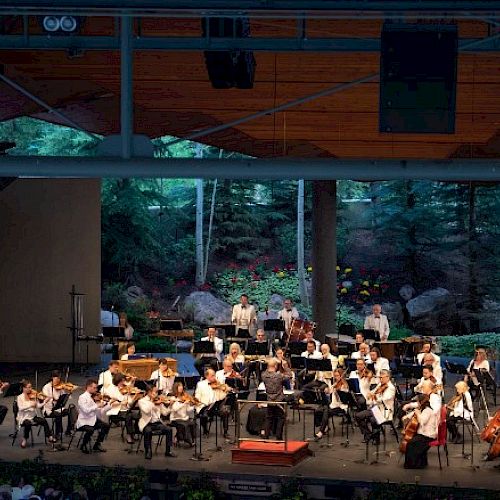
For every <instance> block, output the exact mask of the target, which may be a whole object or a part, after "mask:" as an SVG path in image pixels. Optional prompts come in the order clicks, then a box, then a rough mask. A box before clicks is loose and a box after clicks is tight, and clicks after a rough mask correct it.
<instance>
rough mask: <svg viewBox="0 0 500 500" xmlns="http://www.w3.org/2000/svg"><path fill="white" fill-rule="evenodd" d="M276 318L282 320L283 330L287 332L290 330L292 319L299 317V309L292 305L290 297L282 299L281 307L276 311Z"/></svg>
mask: <svg viewBox="0 0 500 500" xmlns="http://www.w3.org/2000/svg"><path fill="white" fill-rule="evenodd" d="M278 319H281V320H283V322H284V323H285V332H287V333H288V332H289V331H290V327H291V326H292V321H293V320H294V319H299V311H297V308H296V307H294V306H293V303H292V301H291V299H285V300H284V301H283V309H281V311H279V312H278Z"/></svg>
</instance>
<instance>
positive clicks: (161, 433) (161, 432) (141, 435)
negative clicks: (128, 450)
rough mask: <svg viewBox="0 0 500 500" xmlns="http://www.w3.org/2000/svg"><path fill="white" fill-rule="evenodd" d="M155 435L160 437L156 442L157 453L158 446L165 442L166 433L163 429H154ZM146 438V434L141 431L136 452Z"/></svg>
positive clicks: (156, 450)
mask: <svg viewBox="0 0 500 500" xmlns="http://www.w3.org/2000/svg"><path fill="white" fill-rule="evenodd" d="M152 435H153V437H154V436H157V437H158V440H157V442H156V446H155V454H156V453H157V452H158V448H159V446H160V445H161V443H162V442H163V436H164V435H165V434H163V431H161V430H160V431H153V433H152ZM143 439H144V434H143V433H142V432H140V433H139V441H138V442H137V448H136V449H135V453H136V454H137V453H139V451H140V449H141V444H142V440H143Z"/></svg>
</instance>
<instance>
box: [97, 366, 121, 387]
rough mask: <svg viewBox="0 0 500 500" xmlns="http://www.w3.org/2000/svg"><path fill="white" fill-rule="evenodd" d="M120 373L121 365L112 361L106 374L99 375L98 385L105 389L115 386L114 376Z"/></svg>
mask: <svg viewBox="0 0 500 500" xmlns="http://www.w3.org/2000/svg"><path fill="white" fill-rule="evenodd" d="M119 371H120V363H119V362H118V361H110V362H109V365H108V369H107V370H106V371H105V372H101V373H100V374H99V381H98V385H100V386H101V387H102V389H105V388H106V387H110V386H111V385H113V375H114V374H115V373H118V372H119Z"/></svg>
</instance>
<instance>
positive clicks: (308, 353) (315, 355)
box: [301, 340, 323, 359]
mask: <svg viewBox="0 0 500 500" xmlns="http://www.w3.org/2000/svg"><path fill="white" fill-rule="evenodd" d="M301 356H302V357H303V358H308V359H323V355H322V354H321V353H320V352H319V351H318V350H316V343H315V342H314V340H311V341H309V342H308V343H307V344H306V350H305V351H304V352H303V353H302V354H301Z"/></svg>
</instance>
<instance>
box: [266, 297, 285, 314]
mask: <svg viewBox="0 0 500 500" xmlns="http://www.w3.org/2000/svg"><path fill="white" fill-rule="evenodd" d="M284 300H285V298H284V297H282V296H281V295H279V294H278V293H273V294H272V295H271V297H269V301H268V305H269V309H277V310H278V311H279V310H281V309H283V301H284Z"/></svg>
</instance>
